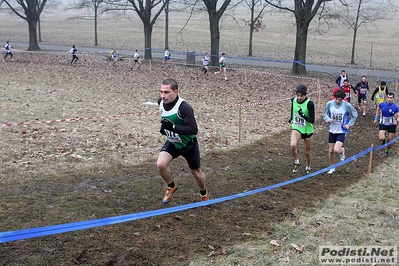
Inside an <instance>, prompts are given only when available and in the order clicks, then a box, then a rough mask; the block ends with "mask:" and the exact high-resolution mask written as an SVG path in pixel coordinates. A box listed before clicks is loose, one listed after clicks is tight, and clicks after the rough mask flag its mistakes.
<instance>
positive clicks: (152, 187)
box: [0, 54, 382, 265]
mask: <svg viewBox="0 0 399 266" xmlns="http://www.w3.org/2000/svg"><path fill="white" fill-rule="evenodd" d="M69 60H70V58H69V56H68V57H67V56H65V55H59V54H54V55H47V54H38V55H37V54H26V55H24V57H23V58H19V59H17V58H16V60H15V61H14V62H10V63H7V64H2V65H1V72H0V77H1V86H2V88H3V89H2V94H3V97H2V99H1V101H2V104H1V111H2V118H1V119H2V121H1V124H3V123H9V122H19V121H23V125H22V126H11V127H6V126H2V128H1V130H2V139H1V146H2V147H3V149H2V150H1V154H0V156H1V163H2V169H1V170H0V174H1V175H0V182H1V186H0V194H1V198H2V200H1V202H0V228H1V231H10V230H17V229H23V228H31V227H40V226H46V225H52V224H61V223H70V222H75V221H83V220H90V219H97V218H103V217H110V216H117V215H124V214H129V213H136V212H142V211H147V210H154V209H160V208H167V207H171V206H178V205H183V204H187V203H192V202H197V201H199V195H198V188H197V186H196V184H195V181H194V179H193V178H192V177H191V175H190V173H189V171H188V168H187V165H186V163H185V161H184V160H182V159H177V160H175V161H174V162H173V163H172V166H171V167H172V171H173V174H174V176H175V179H176V181H177V182H178V183H179V185H180V187H179V190H178V191H177V192H176V194H175V196H174V198H173V199H172V201H171V202H170V203H169V205H168V206H164V205H162V204H161V199H162V197H163V194H164V188H163V187H164V185H165V184H164V183H163V181H161V179H160V177H158V173H157V171H156V167H155V161H156V157H157V153H158V150H159V148H160V147H161V145H162V143H163V142H164V137H163V136H161V135H160V134H159V126H160V123H159V117H158V114H157V107H156V106H152V105H144V104H143V103H145V102H148V101H150V102H156V100H157V97H158V88H159V84H160V83H161V81H162V80H163V79H165V78H169V77H171V78H175V79H176V80H177V81H178V82H179V84H180V88H181V90H180V94H181V97H183V98H185V99H186V100H187V101H188V102H189V103H190V104H191V105H192V106H193V107H194V111H195V114H196V116H197V120H198V121H197V122H198V125H199V129H200V133H199V135H198V138H199V143H200V148H201V151H202V168H203V170H204V172H205V174H206V175H207V182H208V186H209V191H210V196H211V198H218V197H223V196H227V195H231V194H235V193H240V192H243V191H248V190H253V189H257V188H260V187H264V186H268V185H272V184H276V183H279V182H282V181H286V180H289V179H292V178H295V177H297V176H299V175H303V174H304V172H305V170H304V168H301V169H300V171H299V172H298V173H297V174H293V173H292V162H293V159H292V155H291V151H290V147H289V138H290V128H289V126H288V125H287V123H286V121H287V119H288V116H289V115H288V113H289V100H288V99H289V98H290V97H292V96H293V92H294V88H295V87H296V86H297V85H299V84H301V83H304V84H306V85H308V87H309V91H310V97H311V98H312V99H313V100H314V101H315V103H316V106H317V107H318V110H317V115H318V121H317V122H316V124H315V125H316V133H315V135H314V145H313V163H312V168H313V170H318V169H321V168H324V167H326V166H328V156H327V126H326V125H325V124H324V122H322V121H321V113H322V111H323V109H324V104H325V102H326V101H327V100H328V96H329V94H330V91H331V88H332V87H331V86H332V85H331V84H333V80H334V77H322V76H320V77H292V76H290V75H289V74H288V73H284V72H282V71H279V70H271V69H247V70H248V71H247V82H248V85H247V84H246V78H245V75H244V73H245V71H244V70H243V69H241V68H239V67H236V68H233V69H230V71H229V73H228V75H229V80H228V81H224V80H223V77H222V76H221V75H214V74H213V71H211V72H210V74H209V75H203V74H202V72H201V70H200V68H198V67H197V68H194V67H188V66H184V64H178V62H174V65H172V66H171V67H168V68H166V69H161V68H160V63H159V62H154V63H153V65H152V67H153V69H152V70H153V71H152V72H149V64H148V62H146V63H145V64H144V65H143V67H142V69H140V70H137V69H135V70H133V71H131V70H129V67H130V64H131V62H130V61H129V59H126V61H121V62H118V64H117V65H116V66H115V67H112V66H111V65H110V63H109V62H108V61H107V60H104V59H103V58H102V57H100V56H91V55H88V56H87V57H86V58H85V57H83V56H82V57H81V59H80V61H79V63H78V64H76V65H73V66H71V65H70V64H69ZM180 63H181V62H180ZM318 84H320V86H321V88H323V89H322V91H321V92H320V93H319V91H318V90H317V85H318ZM239 103H242V107H241V108H240V106H239V105H238V104H239ZM120 114H128V115H127V116H122V115H120ZM106 115H119V116H116V117H114V118H106ZM96 116H98V117H97V118H94V117H96ZM71 117H74V118H80V117H83V118H87V119H84V120H78V121H75V122H55V123H40V121H42V120H51V119H55V118H71ZM372 118H373V115H372V114H371V111H370V112H369V114H368V115H367V116H366V117H359V119H358V121H357V123H356V125H355V127H354V128H353V130H352V131H351V132H350V134H349V135H348V138H347V141H346V143H345V147H346V152H347V155H348V156H351V155H353V154H355V153H357V152H359V151H362V150H364V149H366V148H369V147H370V145H371V144H372V143H373V144H374V145H377V144H378V142H377V130H376V128H375V126H373V125H372ZM31 121H33V122H34V123H31V124H30V123H29V122H31ZM239 126H241V127H242V131H239V130H238V129H239ZM376 158H377V160H379V159H381V158H382V156H381V154H379V153H377V155H376ZM300 159H301V162H304V161H305V155H304V153H303V145H302V144H300ZM337 160H338V158H337ZM367 164H368V158H366V157H363V158H360V159H359V160H357V161H355V162H352V163H349V164H347V165H345V166H342V167H339V168H338V169H337V172H336V173H335V174H334V175H327V174H321V175H319V176H316V177H313V178H310V179H306V180H304V181H302V182H298V183H295V184H292V185H289V186H286V187H282V188H279V189H275V190H271V191H268V192H265V193H260V194H256V195H253V196H249V197H244V198H240V199H237V200H231V201H228V202H223V203H220V204H215V205H211V206H208V207H203V208H197V209H192V210H188V211H183V212H180V213H175V214H170V215H163V216H159V217H153V218H149V219H144V220H138V221H134V222H126V223H122V224H116V225H111V226H105V227H100V228H94V229H89V230H83V231H76V232H72V233H65V234H59V235H53V236H48V237H41V238H33V239H27V240H23V241H16V242H10V243H3V244H1V245H0V265H81V264H85V265H188V264H189V262H190V260H191V259H192V258H193V256H194V254H204V255H207V254H209V255H210V256H211V257H214V256H224V255H226V254H228V253H229V248H230V247H231V246H233V245H235V244H236V243H239V242H241V241H249V240H251V239H256V238H257V237H258V236H260V235H261V234H263V233H265V232H268V231H269V225H270V224H271V223H275V222H279V221H282V220H284V219H289V218H292V217H295V214H296V213H297V212H299V211H301V210H304V209H308V210H311V209H312V208H314V202H316V201H320V200H323V199H324V198H326V197H328V196H329V195H331V194H333V193H339V191H340V190H341V189H342V188H344V187H346V186H348V185H349V184H351V183H352V182H356V181H357V180H358V179H359V178H362V177H364V175H365V173H366V172H367Z"/></svg>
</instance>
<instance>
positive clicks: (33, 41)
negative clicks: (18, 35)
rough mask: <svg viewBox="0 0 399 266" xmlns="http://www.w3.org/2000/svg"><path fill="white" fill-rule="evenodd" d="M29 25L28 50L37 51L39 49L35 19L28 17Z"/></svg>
mask: <svg viewBox="0 0 399 266" xmlns="http://www.w3.org/2000/svg"><path fill="white" fill-rule="evenodd" d="M27 21H28V27H29V47H28V51H38V50H40V47H39V44H38V42H37V27H36V26H37V19H29V18H28V20H27Z"/></svg>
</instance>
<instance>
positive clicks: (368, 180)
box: [367, 144, 374, 184]
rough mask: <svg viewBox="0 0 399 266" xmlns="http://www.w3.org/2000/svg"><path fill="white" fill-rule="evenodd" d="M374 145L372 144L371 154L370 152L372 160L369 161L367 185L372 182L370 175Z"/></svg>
mask: <svg viewBox="0 0 399 266" xmlns="http://www.w3.org/2000/svg"><path fill="white" fill-rule="evenodd" d="M373 146H374V145H373V144H371V152H370V159H369V168H368V172H367V184H368V183H369V182H370V174H371V164H372V162H373V150H372V149H373Z"/></svg>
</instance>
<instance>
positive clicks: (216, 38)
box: [209, 13, 220, 66]
mask: <svg viewBox="0 0 399 266" xmlns="http://www.w3.org/2000/svg"><path fill="white" fill-rule="evenodd" d="M209 28H210V32H211V60H212V61H211V65H212V66H217V65H218V64H219V42H220V32H219V18H217V17H216V16H215V14H213V13H212V14H211V13H209Z"/></svg>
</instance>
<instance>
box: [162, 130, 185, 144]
mask: <svg viewBox="0 0 399 266" xmlns="http://www.w3.org/2000/svg"><path fill="white" fill-rule="evenodd" d="M165 133H166V136H167V137H168V141H169V142H177V143H181V142H182V140H181V138H180V136H179V134H177V133H176V132H172V131H169V130H166V129H165Z"/></svg>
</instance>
